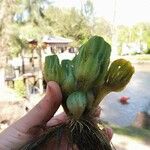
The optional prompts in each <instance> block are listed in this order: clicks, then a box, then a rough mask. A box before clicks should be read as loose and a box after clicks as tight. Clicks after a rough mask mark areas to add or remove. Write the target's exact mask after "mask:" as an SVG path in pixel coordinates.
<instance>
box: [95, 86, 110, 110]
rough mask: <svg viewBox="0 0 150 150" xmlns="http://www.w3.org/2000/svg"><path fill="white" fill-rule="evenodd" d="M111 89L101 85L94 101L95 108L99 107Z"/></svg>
mask: <svg viewBox="0 0 150 150" xmlns="http://www.w3.org/2000/svg"><path fill="white" fill-rule="evenodd" d="M110 92H111V90H110V89H109V88H108V87H107V86H101V87H99V88H98V89H97V93H98V94H97V96H96V99H95V101H94V103H93V108H95V107H97V106H98V105H99V103H100V102H101V101H102V100H103V98H104V97H105V96H106V95H107V94H109V93H110Z"/></svg>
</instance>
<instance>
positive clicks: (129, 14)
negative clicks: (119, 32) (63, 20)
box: [54, 0, 150, 25]
mask: <svg viewBox="0 0 150 150" xmlns="http://www.w3.org/2000/svg"><path fill="white" fill-rule="evenodd" d="M54 1H55V5H56V6H59V7H77V8H80V7H81V2H83V1H84V0H54ZM115 1H116V18H115V21H116V23H117V24H125V25H133V24H135V23H137V22H141V21H145V22H150V0H93V4H94V9H95V15H96V16H99V17H105V18H106V19H107V20H109V21H113V17H114V9H115Z"/></svg>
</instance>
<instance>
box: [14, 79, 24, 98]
mask: <svg viewBox="0 0 150 150" xmlns="http://www.w3.org/2000/svg"><path fill="white" fill-rule="evenodd" d="M14 88H15V91H16V92H17V93H18V94H19V95H20V96H22V97H23V96H25V95H26V87H25V84H24V82H23V79H17V80H15V82H14Z"/></svg>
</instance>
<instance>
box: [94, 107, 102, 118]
mask: <svg viewBox="0 0 150 150" xmlns="http://www.w3.org/2000/svg"><path fill="white" fill-rule="evenodd" d="M101 110H102V108H101V107H100V106H98V107H97V108H96V109H95V111H94V113H93V116H94V117H99V116H100V114H101Z"/></svg>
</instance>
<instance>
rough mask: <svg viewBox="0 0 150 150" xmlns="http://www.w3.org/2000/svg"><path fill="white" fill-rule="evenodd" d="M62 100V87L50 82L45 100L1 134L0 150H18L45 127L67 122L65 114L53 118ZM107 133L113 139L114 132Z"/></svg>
mask: <svg viewBox="0 0 150 150" xmlns="http://www.w3.org/2000/svg"><path fill="white" fill-rule="evenodd" d="M61 100H62V94H61V90H60V87H59V86H58V84H56V83H55V82H49V83H48V84H47V89H46V95H45V96H44V98H43V99H42V100H41V101H40V102H39V103H38V104H37V105H36V106H35V107H34V108H33V109H32V110H31V111H30V112H29V113H28V114H27V115H25V116H24V117H22V118H21V119H20V120H18V121H17V122H16V123H14V124H12V125H11V126H10V127H8V128H7V129H6V130H4V131H3V132H2V133H1V134H0V150H17V149H19V148H20V147H22V146H23V145H25V144H26V143H28V142H29V141H31V140H32V139H33V138H35V137H36V136H38V135H40V134H41V133H42V132H43V126H53V125H56V124H60V123H63V122H66V121H67V116H66V114H65V113H62V114H60V115H58V116H56V117H53V115H54V114H55V112H56V111H57V109H58V108H59V106H60V104H61ZM98 111H99V112H98ZM98 111H97V112H96V114H95V115H97V116H98V115H99V114H100V109H99V110H98ZM105 133H106V134H107V136H108V138H109V139H111V137H112V130H111V129H105ZM64 144H65V143H64ZM64 150H65V148H64Z"/></svg>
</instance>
